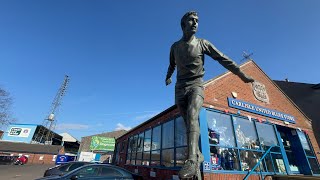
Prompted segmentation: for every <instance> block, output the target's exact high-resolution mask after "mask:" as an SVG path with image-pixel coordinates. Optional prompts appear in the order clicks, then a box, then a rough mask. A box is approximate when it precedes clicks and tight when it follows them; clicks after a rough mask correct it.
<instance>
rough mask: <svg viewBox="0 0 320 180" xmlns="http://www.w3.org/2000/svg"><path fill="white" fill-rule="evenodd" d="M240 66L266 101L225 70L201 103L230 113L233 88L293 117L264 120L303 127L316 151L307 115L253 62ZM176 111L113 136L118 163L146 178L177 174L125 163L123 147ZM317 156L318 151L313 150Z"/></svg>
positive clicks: (211, 178) (209, 177)
mask: <svg viewBox="0 0 320 180" xmlns="http://www.w3.org/2000/svg"><path fill="white" fill-rule="evenodd" d="M241 69H242V70H243V71H244V72H245V73H246V74H248V75H250V76H252V77H253V78H254V79H255V80H257V81H259V82H261V83H263V84H264V85H265V87H266V90H267V93H268V96H269V103H265V102H261V101H259V100H257V99H256V98H255V96H254V94H253V91H252V85H251V84H250V83H248V84H246V83H244V82H242V80H241V79H240V78H239V77H237V76H235V75H233V74H232V73H227V74H225V75H222V76H220V77H218V78H216V79H214V80H211V81H210V82H208V83H207V84H206V85H205V99H204V107H210V108H214V109H218V110H222V111H223V110H226V109H227V110H228V111H229V112H231V113H235V114H236V113H237V112H238V109H234V108H230V107H229V106H228V102H227V97H232V95H231V93H232V92H237V94H238V96H237V99H241V100H243V101H246V102H250V103H252V104H256V105H259V106H263V107H266V108H269V109H274V110H277V111H280V112H284V113H286V114H290V115H293V116H294V117H295V119H296V124H289V125H285V124H284V123H283V121H280V120H277V119H272V118H268V121H270V122H272V123H274V124H278V125H282V126H287V127H291V128H301V129H302V130H305V131H306V132H307V133H308V135H309V137H310V140H311V142H312V146H313V148H314V149H315V151H316V152H319V151H320V150H319V146H318V144H317V142H316V140H315V137H314V133H313V131H312V128H311V123H310V121H309V120H308V118H307V117H306V116H305V115H304V114H303V113H302V112H301V111H300V110H299V109H298V108H297V107H296V106H295V105H294V104H293V103H292V101H291V100H290V99H289V98H288V97H287V96H286V95H285V94H284V93H282V91H281V90H280V88H278V86H277V85H275V84H274V82H273V81H272V80H271V79H270V78H269V77H268V76H267V75H266V74H265V73H264V72H263V71H262V70H261V69H260V68H259V67H258V66H257V65H256V64H255V63H254V62H253V61H249V62H248V63H246V64H245V65H243V66H242V67H241ZM178 114H179V112H178V109H177V108H176V107H173V108H169V109H168V110H166V113H163V114H162V115H161V116H159V117H157V118H155V119H153V120H152V121H151V122H147V123H146V124H144V125H143V126H139V127H138V128H137V129H134V130H132V131H130V132H129V133H127V134H125V135H124V136H122V137H120V138H118V139H117V142H123V143H124V151H123V152H120V163H119V166H122V167H125V168H126V169H128V170H130V171H132V172H134V170H135V169H138V172H139V174H141V175H143V176H144V177H145V178H146V179H171V178H172V175H173V174H177V173H178V172H177V171H174V170H167V169H156V168H154V169H153V168H151V167H142V166H133V165H125V162H126V154H125V153H126V149H127V145H128V142H127V139H128V137H130V136H132V135H136V134H139V133H140V132H143V131H145V130H146V129H149V128H151V127H153V126H155V125H157V124H161V123H164V122H165V121H167V120H170V119H172V118H174V117H176V116H178ZM241 115H244V116H246V115H250V116H252V117H253V118H262V119H265V117H263V116H259V115H255V114H252V113H248V112H245V111H241ZM317 157H318V160H319V159H320V155H319V154H317ZM150 171H154V172H156V175H157V177H156V178H153V177H150ZM244 176H245V175H244V174H204V179H205V180H219V179H221V180H222V179H223V180H224V179H235V180H236V179H239V180H240V179H241V180H242V179H243V177H244ZM249 179H251V180H255V179H257V180H258V179H260V177H259V176H256V175H252V176H250V178H249Z"/></svg>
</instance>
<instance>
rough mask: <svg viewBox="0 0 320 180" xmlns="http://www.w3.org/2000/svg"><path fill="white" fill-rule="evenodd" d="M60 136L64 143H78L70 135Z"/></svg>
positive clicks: (62, 134)
mask: <svg viewBox="0 0 320 180" xmlns="http://www.w3.org/2000/svg"><path fill="white" fill-rule="evenodd" d="M59 135H60V136H62V141H67V142H77V141H78V140H77V139H76V138H75V137H73V136H71V135H70V134H69V133H61V134H59Z"/></svg>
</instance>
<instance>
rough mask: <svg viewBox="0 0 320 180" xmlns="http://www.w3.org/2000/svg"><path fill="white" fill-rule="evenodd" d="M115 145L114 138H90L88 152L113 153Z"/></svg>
mask: <svg viewBox="0 0 320 180" xmlns="http://www.w3.org/2000/svg"><path fill="white" fill-rule="evenodd" d="M114 145H115V139H114V138H107V137H99V136H92V138H91V144H90V150H92V151H94V150H99V151H113V150H114Z"/></svg>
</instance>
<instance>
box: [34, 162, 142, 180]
mask: <svg viewBox="0 0 320 180" xmlns="http://www.w3.org/2000/svg"><path fill="white" fill-rule="evenodd" d="M54 179H57V180H58V179H60V180H78V179H79V180H84V179H86V180H95V179H113V180H114V179H123V180H141V179H143V178H142V176H140V175H138V174H135V173H132V172H130V171H128V170H126V169H123V168H121V167H118V166H114V165H110V164H89V165H84V166H81V167H79V168H77V169H75V170H73V171H71V172H68V173H66V174H64V175H61V176H48V177H43V178H40V179H37V180H54Z"/></svg>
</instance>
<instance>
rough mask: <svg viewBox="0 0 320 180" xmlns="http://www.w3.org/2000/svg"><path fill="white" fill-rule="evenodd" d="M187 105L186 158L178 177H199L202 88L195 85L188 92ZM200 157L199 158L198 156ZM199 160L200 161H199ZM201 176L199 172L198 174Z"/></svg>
mask: <svg viewBox="0 0 320 180" xmlns="http://www.w3.org/2000/svg"><path fill="white" fill-rule="evenodd" d="M187 104H188V107H187V115H186V122H187V124H188V125H189V126H188V127H187V129H188V145H189V146H188V159H187V161H186V163H185V165H184V166H183V168H182V169H181V170H180V172H179V176H180V178H182V179H183V178H192V177H195V176H197V177H199V174H200V173H199V165H200V163H201V162H200V161H201V158H202V161H203V156H202V154H201V152H200V150H199V135H200V128H199V120H198V119H199V112H200V108H201V107H202V104H203V92H202V88H200V87H197V88H195V89H192V91H191V92H190V93H189V94H188V103H187ZM200 157H201V158H200ZM199 160H200V161H199ZM200 178H201V174H200Z"/></svg>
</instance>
